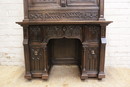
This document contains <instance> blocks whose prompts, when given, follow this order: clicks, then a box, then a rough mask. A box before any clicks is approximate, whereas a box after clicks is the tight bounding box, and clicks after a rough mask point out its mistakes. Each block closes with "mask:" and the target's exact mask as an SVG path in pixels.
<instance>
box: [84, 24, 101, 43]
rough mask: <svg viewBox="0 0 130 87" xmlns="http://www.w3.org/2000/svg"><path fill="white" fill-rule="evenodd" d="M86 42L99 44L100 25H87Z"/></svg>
mask: <svg viewBox="0 0 130 87" xmlns="http://www.w3.org/2000/svg"><path fill="white" fill-rule="evenodd" d="M84 31H85V41H86V42H99V40H100V26H98V25H85V26H84Z"/></svg>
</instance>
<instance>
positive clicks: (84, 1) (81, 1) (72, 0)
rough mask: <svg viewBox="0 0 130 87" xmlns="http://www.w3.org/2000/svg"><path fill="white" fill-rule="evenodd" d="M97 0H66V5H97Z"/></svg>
mask: <svg viewBox="0 0 130 87" xmlns="http://www.w3.org/2000/svg"><path fill="white" fill-rule="evenodd" d="M98 1H99V0H67V5H68V6H97V5H98Z"/></svg>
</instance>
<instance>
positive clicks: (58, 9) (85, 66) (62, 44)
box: [17, 0, 111, 79]
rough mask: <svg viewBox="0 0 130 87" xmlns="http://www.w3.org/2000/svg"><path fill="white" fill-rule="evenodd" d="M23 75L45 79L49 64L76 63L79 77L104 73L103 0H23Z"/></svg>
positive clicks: (106, 22)
mask: <svg viewBox="0 0 130 87" xmlns="http://www.w3.org/2000/svg"><path fill="white" fill-rule="evenodd" d="M17 23H18V24H20V25H21V26H22V27H23V31H24V41H23V45H24V55H25V68H26V73H25V78H27V79H31V78H32V77H41V78H42V79H48V76H49V71H50V69H51V66H53V65H55V64H59V65H61V64H65V65H67V64H76V65H78V66H79V68H80V72H81V79H86V78H88V77H97V78H98V79H102V78H104V77H105V74H104V61H105V45H106V33H105V32H106V26H107V25H108V24H109V23H111V21H105V19H104V0H24V20H23V22H17Z"/></svg>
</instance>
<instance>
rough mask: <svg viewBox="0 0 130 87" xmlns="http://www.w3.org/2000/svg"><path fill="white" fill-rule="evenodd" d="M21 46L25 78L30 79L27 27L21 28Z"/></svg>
mask: <svg viewBox="0 0 130 87" xmlns="http://www.w3.org/2000/svg"><path fill="white" fill-rule="evenodd" d="M23 34H24V35H23V38H24V40H23V46H24V56H25V57H24V58H25V67H26V68H25V69H26V70H25V71H26V72H25V78H27V79H31V78H32V77H31V70H30V69H31V67H30V59H29V58H30V56H29V44H28V39H29V36H28V26H23Z"/></svg>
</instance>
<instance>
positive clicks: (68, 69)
mask: <svg viewBox="0 0 130 87" xmlns="http://www.w3.org/2000/svg"><path fill="white" fill-rule="evenodd" d="M63 67H64V68H63ZM105 72H106V78H105V79H103V80H101V81H99V80H97V79H92V78H89V79H87V80H85V81H81V80H80V78H79V69H78V67H77V66H53V68H52V70H51V73H50V77H49V79H48V80H47V81H44V80H41V79H33V80H30V81H29V80H26V79H25V78H24V67H20V66H0V87H130V69H127V68H112V67H106V69H105Z"/></svg>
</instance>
